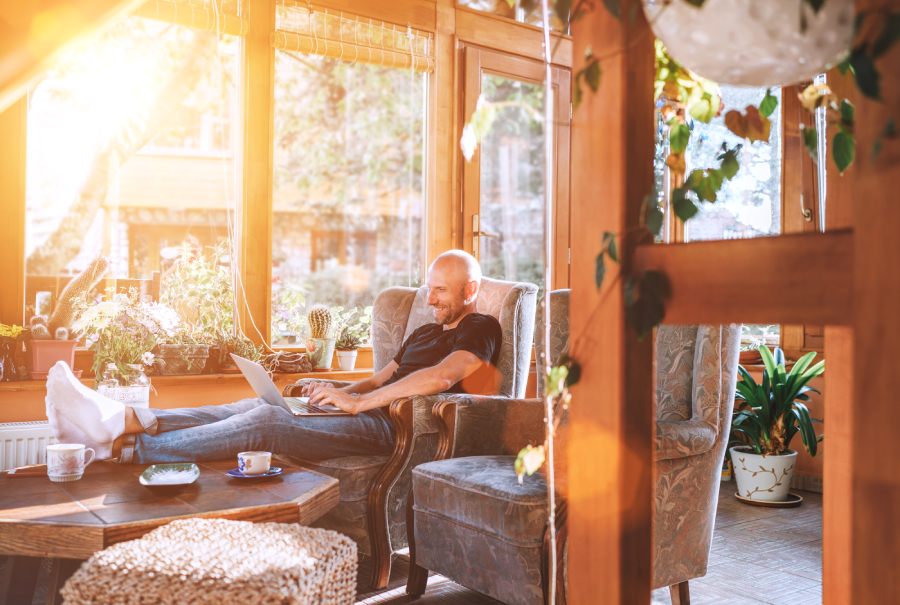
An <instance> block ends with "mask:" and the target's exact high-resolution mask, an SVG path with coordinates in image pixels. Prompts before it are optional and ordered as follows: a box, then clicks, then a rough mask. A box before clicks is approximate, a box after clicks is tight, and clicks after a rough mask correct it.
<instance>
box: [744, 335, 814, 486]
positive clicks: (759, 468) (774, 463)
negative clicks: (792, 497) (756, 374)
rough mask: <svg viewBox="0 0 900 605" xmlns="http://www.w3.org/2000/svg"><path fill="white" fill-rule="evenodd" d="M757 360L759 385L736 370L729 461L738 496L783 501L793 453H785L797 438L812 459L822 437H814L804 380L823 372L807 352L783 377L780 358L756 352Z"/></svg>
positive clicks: (765, 349) (764, 349)
mask: <svg viewBox="0 0 900 605" xmlns="http://www.w3.org/2000/svg"><path fill="white" fill-rule="evenodd" d="M759 354H760V356H761V357H762V360H763V365H764V369H763V375H762V383H761V384H757V382H756V381H755V380H754V379H753V377H752V376H751V375H750V372H748V371H747V370H746V369H745V368H744V367H743V366H738V372H739V373H740V378H741V379H740V381H739V382H738V383H737V393H736V405H737V407H736V409H735V411H734V416H733V418H732V421H731V437H732V441H733V442H735V443H737V444H738V445H735V446H734V447H732V448H731V461H732V463H733V465H734V476H735V480H736V481H737V488H738V495H739V496H741V497H743V498H748V499H751V500H766V501H784V500H786V499H787V497H788V489H789V488H790V485H791V476H792V474H793V470H794V466H795V462H796V459H797V452H796V451H794V450H791V449H790V446H791V440H792V439H793V438H794V436H796V435H797V434H798V433H799V434H800V438H801V439H802V441H803V446H804V447H805V448H806V451H807V452H809V454H810V456H815V455H816V451H817V446H818V443H819V441H821V440H822V436H821V435H820V436H818V437H817V436H816V432H815V429H814V428H813V419H812V418H811V417H810V415H809V410H808V409H807V407H806V405H805V402H806V401H808V400H809V395H808V393H809V392H810V391H813V392H818V391H816V390H815V389H814V388H812V387H811V386H809V385H808V383H809V381H810V380H812V379H813V378H815V377H817V376H821V375H822V374H824V372H825V361H824V360H823V361H820V362H818V363H816V364H814V365H813V364H812V361H813V359H814V358H815V356H816V354H815V353H814V352H810V353H807V354H806V355H804V356H803V357H801V358H800V359H798V360H797V363H795V364H794V366H793V367H792V368H791V371H790V372H788V371H787V370H786V369H785V360H784V353H783V352H782V351H781V349H779V348H776V349H775V352H774V354H773V353H772V351H770V350H769V348H768V347H767V346H765V345H762V346H760V347H759Z"/></svg>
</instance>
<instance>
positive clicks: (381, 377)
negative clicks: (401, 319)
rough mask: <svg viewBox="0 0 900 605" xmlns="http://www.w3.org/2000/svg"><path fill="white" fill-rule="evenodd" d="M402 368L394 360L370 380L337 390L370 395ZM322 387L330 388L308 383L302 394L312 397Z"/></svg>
mask: <svg viewBox="0 0 900 605" xmlns="http://www.w3.org/2000/svg"><path fill="white" fill-rule="evenodd" d="M398 367H400V366H398V365H397V362H396V361H394V360H393V359H392V360H391V362H390V363H389V364H387V365H386V366H384V367H383V368H381V370H379V371H378V372H375V373H374V374H372V375H371V376H370V377H369V378H366V379H365V380H360V381H359V382H354V383H353V384H348V385H347V386H345V387H341V388H340V389H337V390H339V391H343V392H345V393H360V394H361V393H368V392H369V391H373V390H375V389H377V388H378V387H380V386H381V385H383V384H384V383H385V382H387V380H388V378H390V377H391V376H393V375H394V372H396V371H397V368H398ZM322 387H330V385H329V383H327V382H308V383H306V384H305V385H303V391H302V392H301V394H302V395H303V396H304V397H311V396H312V395H313V393H315V392H316V391H318V390H319V389H320V388H322Z"/></svg>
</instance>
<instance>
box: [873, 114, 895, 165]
mask: <svg viewBox="0 0 900 605" xmlns="http://www.w3.org/2000/svg"><path fill="white" fill-rule="evenodd" d="M896 137H897V123H896V122H895V121H894V118H888V121H887V122H886V123H885V125H884V128H882V129H881V132H880V133H878V136H877V137H876V138H875V142H874V143H872V159H875V158H877V157H878V155H879V154H880V153H881V148H882V146H883V145H884V140H885V139H893V138H896Z"/></svg>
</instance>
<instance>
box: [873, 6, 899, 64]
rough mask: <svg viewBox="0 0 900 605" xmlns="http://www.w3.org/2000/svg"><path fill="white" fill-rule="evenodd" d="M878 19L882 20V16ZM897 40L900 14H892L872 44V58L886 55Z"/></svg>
mask: <svg viewBox="0 0 900 605" xmlns="http://www.w3.org/2000/svg"><path fill="white" fill-rule="evenodd" d="M880 17H881V18H884V16H883V15H881V16H880ZM897 40H900V13H892V14H891V15H889V16H888V17H887V19H886V20H885V23H884V29H883V30H882V31H881V35H880V36H878V38H877V39H876V40H875V42H874V43H873V44H872V57H873V58H875V59H877V58H878V57H880V56H881V55H883V54H884V53H886V52H887V51H888V50H890V48H891V46H893V45H894V43H895V42H896V41H897Z"/></svg>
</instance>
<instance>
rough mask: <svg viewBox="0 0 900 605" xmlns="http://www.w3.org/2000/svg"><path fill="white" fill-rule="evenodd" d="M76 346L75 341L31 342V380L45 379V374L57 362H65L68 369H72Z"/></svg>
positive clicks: (76, 342)
mask: <svg viewBox="0 0 900 605" xmlns="http://www.w3.org/2000/svg"><path fill="white" fill-rule="evenodd" d="M77 344H78V341H77V340H32V341H31V379H32V380H43V379H45V378H47V372H49V371H50V368H52V367H53V364H55V363H56V362H57V361H65V362H66V363H67V364H69V367H70V368H74V367H75V345H77Z"/></svg>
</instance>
